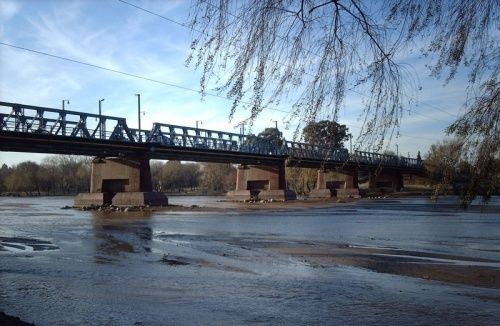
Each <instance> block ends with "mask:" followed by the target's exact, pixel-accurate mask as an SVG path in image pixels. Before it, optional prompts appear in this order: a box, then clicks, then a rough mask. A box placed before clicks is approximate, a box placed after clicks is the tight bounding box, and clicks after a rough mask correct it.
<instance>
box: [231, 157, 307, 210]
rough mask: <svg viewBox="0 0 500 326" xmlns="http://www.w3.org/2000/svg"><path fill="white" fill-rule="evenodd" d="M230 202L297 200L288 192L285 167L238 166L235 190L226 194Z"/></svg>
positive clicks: (294, 195) (292, 193) (290, 191)
mask: <svg viewBox="0 0 500 326" xmlns="http://www.w3.org/2000/svg"><path fill="white" fill-rule="evenodd" d="M227 197H228V198H229V199H231V200H236V201H245V200H252V199H255V200H279V201H286V200H294V199H296V198H297V196H296V194H295V192H294V191H292V190H288V189H287V186H286V178H285V165H284V164H283V165H280V166H247V165H240V166H239V167H238V171H237V174H236V189H235V190H233V191H230V192H228V193H227Z"/></svg>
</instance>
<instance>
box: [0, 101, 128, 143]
mask: <svg viewBox="0 0 500 326" xmlns="http://www.w3.org/2000/svg"><path fill="white" fill-rule="evenodd" d="M0 107H5V108H7V111H10V113H0V130H2V131H19V132H26V133H37V134H46V135H54V136H69V137H80V138H89V139H103V140H104V139H107V140H118V141H135V139H134V137H133V136H132V134H131V133H130V130H129V128H128V126H127V122H126V120H125V119H124V118H120V117H113V116H106V115H98V114H92V113H85V112H78V111H72V110H59V109H53V108H43V107H36V106H31V105H23V104H17V103H8V102H0Z"/></svg>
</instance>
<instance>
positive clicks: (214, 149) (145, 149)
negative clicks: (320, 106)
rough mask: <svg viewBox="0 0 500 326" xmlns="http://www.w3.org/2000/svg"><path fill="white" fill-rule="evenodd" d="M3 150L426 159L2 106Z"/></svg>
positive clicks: (418, 166)
mask: <svg viewBox="0 0 500 326" xmlns="http://www.w3.org/2000/svg"><path fill="white" fill-rule="evenodd" d="M0 150H1V151H14V152H36V153H52V154H75V155H89V156H103V157H104V156H108V157H109V156H118V157H133V156H142V157H149V158H152V159H175V160H185V161H200V162H225V163H240V164H259V165H266V164H268V165H277V164H283V163H284V162H285V163H286V164H287V165H289V166H297V167H310V168H320V167H324V168H332V167H336V166H341V165H347V166H368V167H369V166H371V167H374V166H381V167H386V168H387V167H390V168H393V169H398V170H406V171H409V172H410V171H413V172H418V171H422V170H423V165H422V161H421V160H419V159H415V158H408V157H398V156H394V155H385V154H378V153H370V152H361V151H355V152H354V153H351V154H350V153H348V151H347V150H346V149H343V148H328V147H322V146H318V145H312V144H307V143H300V142H292V141H286V140H280V141H276V140H269V139H266V138H262V137H257V136H253V135H244V134H238V133H231V132H224V131H217V130H209V129H203V128H192V127H186V126H178V125H170V124H164V123H154V124H153V128H152V129H151V130H137V129H133V128H129V127H128V125H127V122H126V119H125V118H120V117H113V116H105V115H97V114H91V113H86V112H79V111H68V110H64V111H63V110H59V109H54V108H45V107H38V106H31V105H25V104H18V103H9V102H0Z"/></svg>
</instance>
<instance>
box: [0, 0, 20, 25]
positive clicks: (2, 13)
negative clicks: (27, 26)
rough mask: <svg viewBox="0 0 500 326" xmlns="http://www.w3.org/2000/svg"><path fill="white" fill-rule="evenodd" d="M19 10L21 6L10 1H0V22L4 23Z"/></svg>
mask: <svg viewBox="0 0 500 326" xmlns="http://www.w3.org/2000/svg"><path fill="white" fill-rule="evenodd" d="M20 9H21V4H20V3H19V2H16V1H12V0H2V1H0V22H1V23H3V22H6V21H7V20H9V19H11V18H12V17H14V16H15V15H16V14H17V13H18V12H19V10H20Z"/></svg>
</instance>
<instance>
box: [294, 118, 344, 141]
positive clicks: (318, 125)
mask: <svg viewBox="0 0 500 326" xmlns="http://www.w3.org/2000/svg"><path fill="white" fill-rule="evenodd" d="M348 130H349V129H348V128H346V126H345V125H341V124H339V123H337V122H336V121H329V120H321V121H319V122H315V121H311V122H309V123H308V124H307V125H306V126H305V127H304V129H303V130H302V134H303V135H304V140H305V141H306V142H308V143H311V144H317V145H322V146H327V147H334V148H343V147H344V141H346V140H348V139H349V136H348V134H347V132H348Z"/></svg>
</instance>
